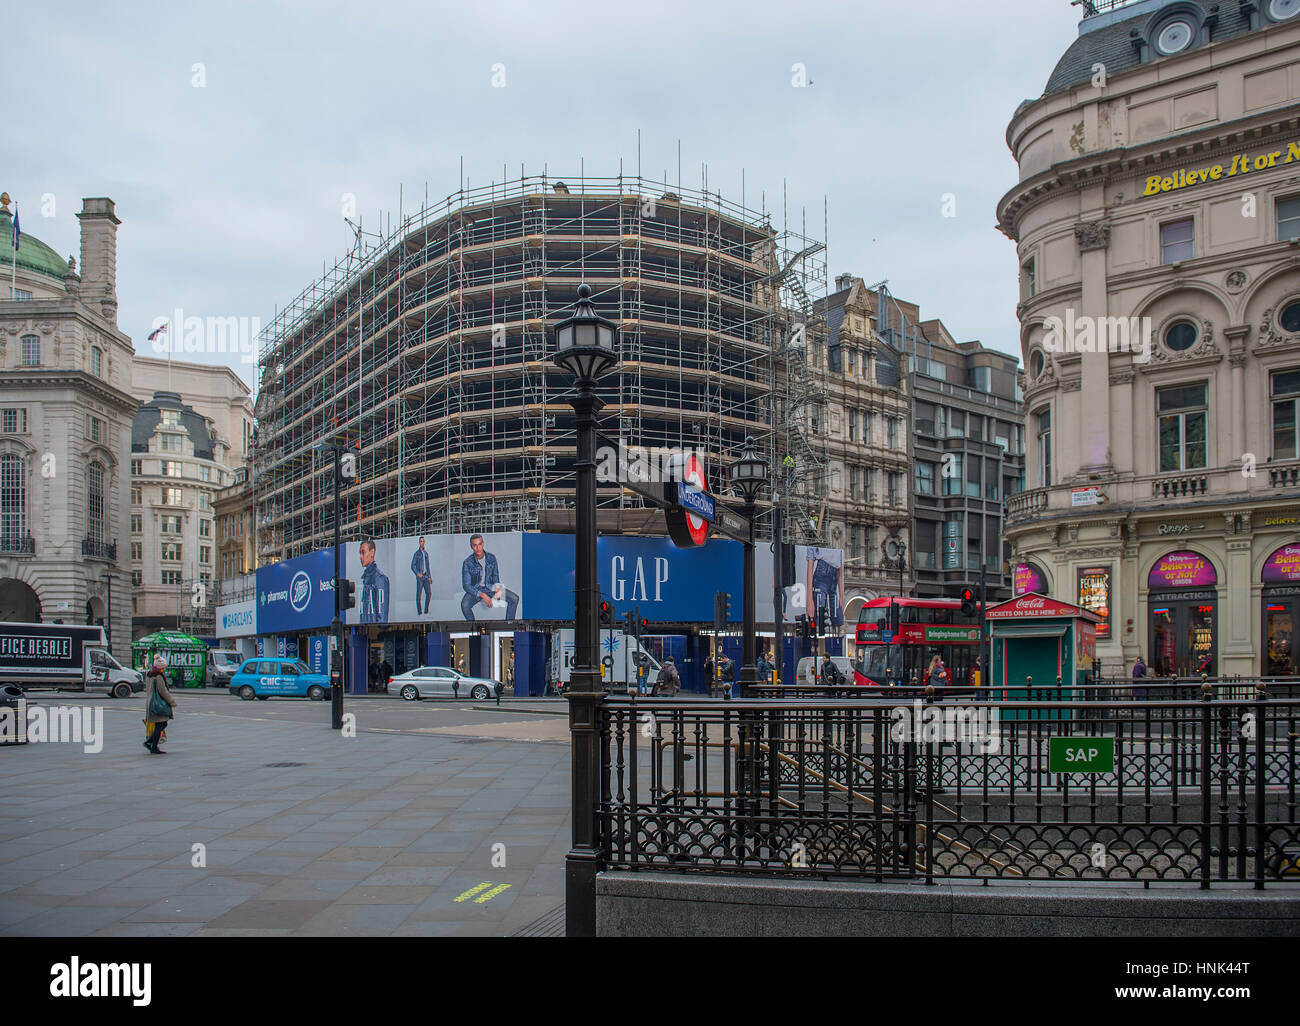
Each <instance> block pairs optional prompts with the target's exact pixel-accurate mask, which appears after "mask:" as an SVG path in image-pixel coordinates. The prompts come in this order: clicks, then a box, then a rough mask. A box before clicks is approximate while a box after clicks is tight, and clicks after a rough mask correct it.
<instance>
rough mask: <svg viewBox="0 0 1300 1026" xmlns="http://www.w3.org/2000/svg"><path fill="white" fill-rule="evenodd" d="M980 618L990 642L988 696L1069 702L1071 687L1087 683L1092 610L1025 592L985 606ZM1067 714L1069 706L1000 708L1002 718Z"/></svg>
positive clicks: (1093, 641) (1093, 639) (1092, 649)
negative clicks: (1061, 707) (986, 609)
mask: <svg viewBox="0 0 1300 1026" xmlns="http://www.w3.org/2000/svg"><path fill="white" fill-rule="evenodd" d="M985 616H986V617H987V618H988V623H989V637H990V639H991V642H992V644H991V648H992V660H991V662H992V671H993V672H992V674H991V675H990V680H989V684H990V689H989V694H988V697H989V698H990V699H991V700H994V701H1004V702H1026V701H1036V702H1037V701H1061V702H1070V701H1073V699H1074V688H1075V687H1076V686H1077V685H1080V684H1086V683H1088V682H1090V681H1091V679H1092V668H1093V663H1094V661H1095V659H1096V657H1097V624H1099V623H1100V622H1101V618H1100V617H1099V616H1097V615H1096V614H1095V613H1090V612H1089V611H1088V610H1086V609H1084V608H1082V607H1081V606H1072V605H1070V603H1068V602H1059V601H1057V600H1056V599H1051V598H1048V597H1047V596H1046V595H1040V594H1038V593H1037V592H1032V591H1031V592H1027V593H1026V594H1024V595H1019V596H1017V597H1016V598H1013V599H1009V600H1008V601H1006V602H1001V603H999V604H998V605H996V606H991V607H989V610H988V612H987V613H985ZM1058 677H1059V678H1060V681H1061V686H1060V688H1057V686H1056V681H1057V678H1058ZM1084 697H1085V696H1082V695H1081V696H1080V700H1083V698H1084ZM1070 718H1071V717H1070V710H1069V709H1060V710H1050V709H1041V710H1039V709H1003V710H1002V719H1004V720H1024V719H1053V720H1068V719H1070Z"/></svg>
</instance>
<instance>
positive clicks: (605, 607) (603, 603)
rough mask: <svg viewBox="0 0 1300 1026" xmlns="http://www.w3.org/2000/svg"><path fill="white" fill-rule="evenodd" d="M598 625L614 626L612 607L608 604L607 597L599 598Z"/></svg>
mask: <svg viewBox="0 0 1300 1026" xmlns="http://www.w3.org/2000/svg"><path fill="white" fill-rule="evenodd" d="M600 625H601V626H602V627H613V626H614V607H613V606H612V605H610V603H609V599H601V600H600Z"/></svg>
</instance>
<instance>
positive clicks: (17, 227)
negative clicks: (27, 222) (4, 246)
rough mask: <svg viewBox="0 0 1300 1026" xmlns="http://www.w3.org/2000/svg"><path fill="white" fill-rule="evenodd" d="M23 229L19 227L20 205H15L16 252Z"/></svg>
mask: <svg viewBox="0 0 1300 1026" xmlns="http://www.w3.org/2000/svg"><path fill="white" fill-rule="evenodd" d="M22 235H23V232H22V229H21V228H20V227H19V226H18V204H17V203H15V204H14V250H15V252H16V251H17V249H18V240H19V239H20V238H22Z"/></svg>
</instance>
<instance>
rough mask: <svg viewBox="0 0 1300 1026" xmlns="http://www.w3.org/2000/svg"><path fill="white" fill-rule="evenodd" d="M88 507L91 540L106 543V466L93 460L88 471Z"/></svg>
mask: <svg viewBox="0 0 1300 1026" xmlns="http://www.w3.org/2000/svg"><path fill="white" fill-rule="evenodd" d="M86 485H87V497H88V503H87V508H88V509H89V511H90V521H89V528H90V530H89V534H90V540H91V541H92V542H93V543H95V544H96V545H102V544H103V543H104V467H103V464H101V463H98V462H93V461H92V462H91V464H90V467H89V469H88V470H87V472H86Z"/></svg>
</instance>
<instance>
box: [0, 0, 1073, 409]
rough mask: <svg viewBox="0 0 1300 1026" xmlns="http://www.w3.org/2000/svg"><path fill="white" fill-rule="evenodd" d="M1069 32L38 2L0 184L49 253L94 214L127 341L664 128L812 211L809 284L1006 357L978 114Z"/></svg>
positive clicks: (1050, 9)
mask: <svg viewBox="0 0 1300 1026" xmlns="http://www.w3.org/2000/svg"><path fill="white" fill-rule="evenodd" d="M1077 24H1078V8H1076V7H1072V6H1071V5H1070V3H1069V0H987V2H984V3H978V2H973V0H930V2H927V3H919V2H881V0H858V2H845V3H839V2H826V0H809V2H806V3H793V2H783V3H773V2H769V0H751V2H745V3H716V2H712V0H695V2H691V3H676V2H668V3H656V4H636V5H633V4H600V5H597V4H590V3H577V2H564V0H551V2H548V3H544V4H542V3H523V2H519V3H496V2H491V0H479V2H475V3H472V4H465V3H456V4H444V3H388V2H384V0H375V2H372V3H367V4H355V3H346V4H344V3H339V4H334V3H323V2H292V0H286V2H279V3H272V2H259V3H255V4H214V3H204V4H189V3H184V2H178V3H174V4H172V3H168V4H164V3H108V2H106V3H96V4H93V5H92V4H88V3H84V2H83V3H61V2H50V0H45V2H43V3H42V4H40V5H27V6H25V7H24V9H23V13H22V16H21V17H14V18H11V19H9V20H8V23H7V25H6V38H5V46H4V50H5V55H4V58H3V63H2V65H0V66H2V67H3V71H0V76H2V77H0V84H2V85H3V87H4V88H3V93H4V95H5V96H6V97H7V98H8V103H7V104H6V111H5V116H4V123H3V139H4V147H3V149H4V152H5V154H6V156H7V159H6V160H5V161H4V174H5V176H6V179H7V180H5V181H0V189H5V190H7V191H8V192H10V193H11V194H12V195H13V196H14V198H15V199H16V200H17V201H18V204H19V211H20V213H21V217H22V224H23V229H24V230H25V231H26V232H28V233H30V234H32V235H35V236H37V237H38V238H40V239H42V240H43V241H44V242H46V243H48V244H49V245H50V246H52V247H53V248H54V249H55V250H57V251H58V252H60V253H61V254H65V255H67V254H74V255H75V254H78V225H77V220H76V216H75V215H76V213H77V211H78V210H79V209H80V206H81V197H84V196H109V197H111V198H112V199H113V200H115V201H116V203H117V213H118V216H119V217H120V218H121V220H122V225H121V227H120V229H119V232H118V284H117V292H118V301H119V304H120V308H119V319H120V324H121V327H122V329H123V330H124V331H126V332H127V334H129V335H130V336H131V337H132V338H133V339H134V340H135V344H136V348H137V350H138V351H140V352H142V353H146V354H152V346H151V344H150V343H148V342H146V341H145V336H146V335H147V334H148V332H149V328H150V326H151V324H152V323H153V322H154V321H155V319H157V318H162V317H167V318H170V317H171V316H172V311H173V309H175V308H177V307H179V308H181V309H183V310H184V312H185V314H186V315H187V316H200V317H232V316H233V317H246V318H250V319H251V318H254V317H257V318H261V320H262V322H263V323H264V324H265V323H266V322H268V321H269V320H270V319H271V317H272V315H273V312H274V310H275V308H276V306H277V305H281V306H282V305H284V304H285V303H286V302H288V301H289V300H291V299H292V298H293V297H294V296H295V295H296V294H297V293H298V292H300V291H301V290H302V289H303V288H304V287H305V286H306V285H307V284H308V283H309V282H310V281H311V279H312V278H313V276H317V275H319V274H320V271H321V265H322V261H326V260H328V261H329V263H331V264H333V262H334V261H335V260H336V259H337V258H338V257H340V256H341V255H342V254H343V253H344V252H345V251H346V249H347V248H348V246H349V244H350V241H351V236H350V233H349V230H348V228H347V226H346V225H345V224H344V222H343V219H342V215H341V197H342V196H343V195H344V194H348V193H350V194H354V195H355V196H356V197H357V205H358V208H359V213H360V214H361V215H362V216H363V217H364V218H365V221H366V225H367V228H370V227H372V226H373V225H375V223H376V222H377V220H378V217H379V212H380V211H381V210H383V211H385V212H391V213H392V216H393V219H394V220H396V216H397V206H398V190H399V187H401V186H404V187H405V195H406V199H407V205H408V207H409V205H410V202H411V200H412V198H413V197H414V198H416V199H423V197H424V194H425V186H426V183H427V185H428V194H429V196H430V197H431V198H437V199H441V198H442V197H444V196H446V195H447V194H448V193H450V192H454V191H455V190H456V188H457V185H458V181H459V174H460V172H459V161H460V158H461V157H462V156H463V157H464V162H465V175H466V177H467V178H468V179H469V182H470V184H471V185H472V186H473V185H482V184H487V183H488V182H489V181H491V180H493V179H498V180H499V179H500V177H501V173H502V165H503V164H505V165H507V166H508V167H509V168H510V172H511V174H512V175H513V174H517V173H518V170H519V166H520V164H521V163H522V164H523V165H524V167H525V169H526V170H527V172H528V173H530V174H531V173H540V172H541V170H542V169H543V165H547V166H548V167H549V171H550V173H551V174H552V175H554V176H558V177H563V176H566V175H569V176H572V175H575V174H576V173H577V170H578V167H579V160H580V159H582V160H585V162H586V170H587V173H588V174H591V175H615V174H617V173H618V171H619V161H620V159H621V160H622V162H623V163H622V166H623V170H624V172H625V173H635V170H636V147H637V131H638V129H639V130H640V132H641V152H642V169H643V171H644V173H645V174H646V175H647V176H648V177H649V176H654V177H659V176H661V174H662V172H663V170H664V169H665V168H667V169H668V170H669V175H670V178H673V179H675V178H676V173H677V172H676V168H677V146H678V141H679V140H680V142H681V152H682V179H683V184H684V185H687V186H692V187H697V188H698V186H699V184H700V165H701V163H705V164H707V165H708V175H709V187H710V189H712V190H720V191H721V192H722V193H723V195H724V197H726V198H728V199H734V200H737V201H738V200H739V198H740V189H741V175H742V169H743V172H744V178H745V191H746V197H745V198H746V200H747V201H749V202H750V203H751V205H754V206H757V203H758V198H759V193H760V190H765V191H766V194H767V202H768V205H769V208H771V207H773V206H775V207H777V209H779V203H780V196H781V188H782V181H783V180H784V181H785V182H786V183H787V186H788V192H789V200H790V208H791V212H792V220H793V219H794V217H795V216H796V215H797V214H798V212H799V211H800V210H801V209H802V208H806V209H807V216H808V223H809V234H813V235H818V236H820V235H821V225H822V207H823V200H825V202H826V203H827V205H828V208H829V236H828V241H829V262H830V268H829V270H830V274H831V275H832V276H833V275H835V274H837V273H840V272H844V271H850V272H852V273H854V274H857V275H860V276H861V277H862V278H864V279H865V280H866V281H867V283H868V284H871V283H874V282H876V281H879V280H881V279H888V281H889V284H890V288H891V290H892V291H893V292H894V294H895V295H897V296H899V297H901V298H905V299H908V300H911V301H913V302H916V303H919V304H920V306H921V311H922V315H923V316H924V317H927V318H929V317H938V318H940V319H942V320H943V322H944V323H945V324H946V325H947V326H948V328H949V330H950V331H951V332H952V333H953V335H954V336H956V337H957V338H958V339H959V340H963V341H964V340H967V339H979V340H981V341H982V342H984V344H985V345H989V346H992V347H994V348H997V349H1002V350H1005V351H1008V352H1017V344H1016V338H1017V326H1016V317H1015V305H1016V300H1017V292H1018V286H1017V277H1016V276H1017V268H1016V260H1015V250H1014V247H1013V245H1012V243H1011V242H1010V241H1009V240H1007V239H1006V238H1005V237H1004V236H1003V235H1001V233H999V232H998V231H997V230H996V228H994V220H995V206H996V203H997V200H998V199H999V197H1001V196H1002V195H1003V194H1004V193H1005V192H1006V191H1007V190H1008V189H1009V188H1010V187H1011V186H1012V185H1013V184H1014V182H1015V163H1014V161H1013V160H1012V159H1011V156H1010V154H1009V152H1008V150H1007V148H1006V143H1005V132H1006V125H1007V122H1008V120H1009V119H1010V117H1011V115H1012V113H1013V112H1014V111H1015V108H1016V106H1017V105H1018V104H1019V103H1020V102H1021V100H1023V99H1025V98H1027V97H1036V96H1038V95H1040V94H1041V92H1042V88H1043V85H1044V83H1045V82H1046V81H1047V77H1048V75H1049V74H1050V72H1051V70H1052V67H1053V66H1054V64H1055V63H1056V60H1057V59H1058V57H1059V56H1060V55H1061V53H1062V52H1063V51H1064V50H1065V48H1066V47H1067V46H1069V44H1070V43H1071V42H1072V41H1073V40H1074V38H1075V36H1076V33H1077ZM796 63H799V64H803V65H804V66H805V67H806V69H807V78H808V79H809V84H808V85H807V86H806V87H804V88H796V87H795V86H794V85H792V78H793V77H794V75H795V72H794V71H792V66H793V65H794V64H796ZM498 64H499V65H504V73H505V86H504V88H500V87H494V85H493V73H494V69H493V66H494V65H498ZM195 65H202V67H201V69H199V70H197V71H196V70H195ZM200 78H201V80H202V83H201V85H198V84H196V79H200ZM498 79H499V75H498ZM945 193H952V194H953V195H954V196H955V199H956V215H957V216H956V217H952V218H946V217H944V216H943V213H942V203H943V196H944V194H945ZM50 196H52V197H53V200H54V202H53V208H54V210H53V216H51V217H45V216H42V215H43V213H46V212H48V209H46V210H43V209H42V208H43V206H44V207H45V208H48V207H49V206H50V204H49V202H48V200H47V199H46V197H50ZM778 222H779V219H778ZM206 358H207V359H215V360H223V358H222V357H220V356H214V357H206ZM224 362H231V363H232V364H234V365H235V366H236V367H237V369H238V370H239V371H240V373H241V374H242V375H243V376H244V377H245V379H247V380H249V381H250V383H252V376H253V372H254V366H253V365H252V364H250V363H243V364H241V363H240V361H239V358H238V357H235V358H233V359H230V360H225V361H224Z"/></svg>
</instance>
